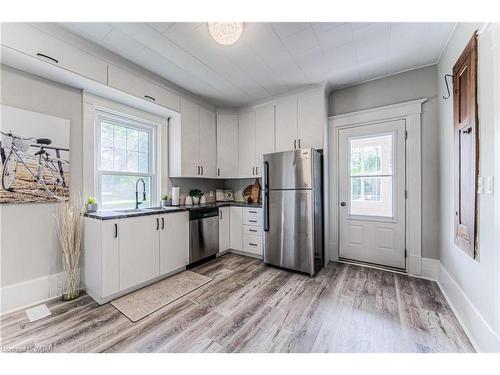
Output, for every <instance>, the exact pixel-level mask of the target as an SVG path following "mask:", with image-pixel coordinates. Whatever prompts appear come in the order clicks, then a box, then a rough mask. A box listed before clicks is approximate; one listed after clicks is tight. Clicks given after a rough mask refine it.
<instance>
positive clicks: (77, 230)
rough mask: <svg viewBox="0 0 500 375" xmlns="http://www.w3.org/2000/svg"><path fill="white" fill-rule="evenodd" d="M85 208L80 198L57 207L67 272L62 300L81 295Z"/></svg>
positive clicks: (60, 238) (56, 213)
mask: <svg viewBox="0 0 500 375" xmlns="http://www.w3.org/2000/svg"><path fill="white" fill-rule="evenodd" d="M84 213H85V206H84V205H83V204H81V199H80V197H73V198H71V199H69V200H67V201H65V202H61V203H58V204H57V205H56V211H55V214H54V218H55V221H56V226H57V236H58V237H59V242H60V243H61V247H62V262H63V266H64V271H65V272H66V282H65V284H64V289H63V294H62V299H63V300H65V301H68V300H72V299H75V298H76V297H78V296H79V295H80V255H81V246H82V236H83V220H84V216H83V215H84Z"/></svg>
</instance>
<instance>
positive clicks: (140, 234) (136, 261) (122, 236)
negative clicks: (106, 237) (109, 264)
mask: <svg viewBox="0 0 500 375" xmlns="http://www.w3.org/2000/svg"><path fill="white" fill-rule="evenodd" d="M159 229H160V226H159V218H158V217H157V216H152V215H148V216H140V217H132V218H128V219H122V220H120V221H119V224H118V241H119V243H120V290H124V289H127V288H130V287H132V286H135V285H138V284H140V283H143V282H145V281H148V280H151V279H153V278H155V277H157V276H158V275H159V274H160V269H159V263H160V259H159V258H160V254H159V245H160V243H159V242H160V235H159Z"/></svg>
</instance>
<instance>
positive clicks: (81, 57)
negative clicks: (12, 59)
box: [1, 23, 107, 84]
mask: <svg viewBox="0 0 500 375" xmlns="http://www.w3.org/2000/svg"><path fill="white" fill-rule="evenodd" d="M1 43H2V45H4V46H7V47H10V48H13V49H15V50H17V51H20V52H23V53H26V54H28V55H31V56H33V57H36V58H37V59H40V60H43V61H45V62H47V63H50V64H54V65H57V66H60V67H61V68H64V69H67V70H69V71H71V72H74V73H77V74H80V75H82V76H84V77H87V78H90V79H93V80H95V81H98V82H100V83H103V84H106V83H107V64H106V62H104V61H102V60H100V59H98V58H97V57H95V56H92V55H90V54H88V53H86V52H84V51H82V50H81V49H78V48H75V47H73V46H71V45H70V44H69V43H66V42H63V41H62V40H60V39H57V38H54V37H52V36H51V35H49V34H46V33H44V32H43V31H40V30H38V29H37V28H35V27H33V26H31V25H27V24H23V23H2V41H1Z"/></svg>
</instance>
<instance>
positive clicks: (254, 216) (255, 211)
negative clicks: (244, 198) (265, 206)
mask: <svg viewBox="0 0 500 375" xmlns="http://www.w3.org/2000/svg"><path fill="white" fill-rule="evenodd" d="M243 224H244V225H256V226H262V209H261V208H250V207H244V208H243Z"/></svg>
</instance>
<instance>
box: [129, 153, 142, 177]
mask: <svg viewBox="0 0 500 375" xmlns="http://www.w3.org/2000/svg"><path fill="white" fill-rule="evenodd" d="M138 156H139V155H138V153H137V152H127V171H128V172H135V173H137V172H138V164H139V160H138Z"/></svg>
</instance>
